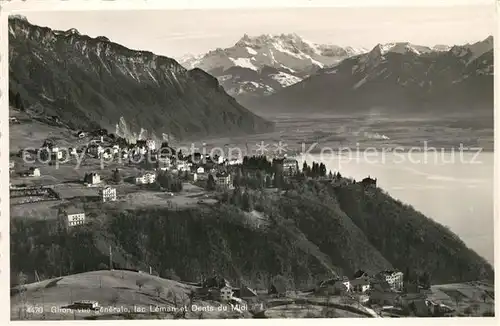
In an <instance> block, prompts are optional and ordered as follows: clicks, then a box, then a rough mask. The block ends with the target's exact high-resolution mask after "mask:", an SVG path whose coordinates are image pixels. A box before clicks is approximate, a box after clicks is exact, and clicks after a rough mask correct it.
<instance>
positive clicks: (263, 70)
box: [179, 34, 367, 98]
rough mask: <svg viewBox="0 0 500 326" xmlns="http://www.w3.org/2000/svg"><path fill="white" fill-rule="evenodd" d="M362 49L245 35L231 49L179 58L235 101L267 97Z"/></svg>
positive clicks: (286, 36)
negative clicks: (211, 77)
mask: <svg viewBox="0 0 500 326" xmlns="http://www.w3.org/2000/svg"><path fill="white" fill-rule="evenodd" d="M366 51H367V50H366V49H364V48H353V47H340V46H337V45H329V44H315V43H312V42H309V41H306V40H304V39H302V38H301V37H300V36H298V35H297V34H280V35H269V34H264V35H259V36H255V37H250V36H249V35H247V34H245V35H244V36H243V37H242V38H241V39H240V40H238V41H237V42H236V43H235V44H234V46H232V47H229V48H225V49H221V48H218V49H216V50H213V51H210V52H208V53H206V54H204V55H198V56H192V55H187V56H184V57H183V58H180V59H179V62H180V63H181V64H182V65H184V66H185V67H186V68H189V69H191V68H194V67H197V68H200V69H203V70H205V71H207V72H208V73H210V74H212V75H214V76H215V77H217V78H218V79H219V82H220V83H221V85H222V86H223V87H224V89H225V90H226V91H227V92H228V93H229V94H230V95H232V96H235V97H236V98H238V97H240V96H246V95H269V94H273V93H275V92H277V91H279V90H281V89H283V88H285V87H288V86H291V85H293V84H295V83H297V82H300V81H301V80H302V79H304V78H306V77H307V76H309V75H310V74H312V73H314V72H316V71H318V70H319V69H321V68H324V67H328V66H332V65H335V64H336V63H338V62H340V61H341V60H343V59H345V58H348V57H350V56H353V55H356V54H360V53H364V52H366Z"/></svg>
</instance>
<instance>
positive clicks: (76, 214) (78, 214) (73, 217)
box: [64, 207, 85, 227]
mask: <svg viewBox="0 0 500 326" xmlns="http://www.w3.org/2000/svg"><path fill="white" fill-rule="evenodd" d="M64 224H65V226H66V227H73V226H78V225H83V224H85V212H84V211H83V210H82V209H78V208H74V207H70V208H68V209H67V210H66V211H65V219H64Z"/></svg>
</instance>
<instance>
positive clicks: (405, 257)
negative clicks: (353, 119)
mask: <svg viewBox="0 0 500 326" xmlns="http://www.w3.org/2000/svg"><path fill="white" fill-rule="evenodd" d="M229 196H230V198H229V199H228V200H227V201H224V200H223V201H222V202H223V203H221V204H220V205H216V206H214V207H212V208H209V207H206V208H204V209H202V208H198V209H186V210H169V209H166V208H165V209H164V208H161V209H159V208H147V209H141V210H130V211H108V212H106V211H101V212H100V216H102V218H100V219H99V221H97V220H95V222H94V223H93V224H90V225H88V226H86V227H84V228H83V229H82V230H80V231H75V233H73V232H72V233H70V234H64V233H62V234H61V233H59V232H58V231H57V228H56V227H55V226H54V225H53V224H51V222H49V221H40V222H30V221H26V220H19V219H15V220H13V221H12V222H11V233H12V236H11V266H12V273H13V275H16V274H17V273H18V272H20V271H23V272H24V273H26V274H28V275H33V274H32V273H34V272H33V271H34V270H35V269H36V270H37V272H38V274H39V275H42V274H43V275H45V276H46V277H50V276H58V275H67V274H72V273H77V272H83V271H88V270H93V269H95V268H97V267H98V266H101V265H102V264H108V262H109V256H108V253H109V245H111V246H112V247H113V252H114V253H113V264H114V265H115V266H116V267H125V268H130V267H132V268H139V269H144V268H148V266H151V267H152V268H153V270H154V271H156V272H157V273H159V275H160V276H164V277H168V275H171V274H172V273H174V274H176V275H178V276H179V277H181V278H182V279H184V280H193V281H194V280H197V279H199V278H200V277H201V275H207V274H212V273H213V272H214V271H215V272H217V273H219V274H221V275H224V276H225V277H226V278H228V279H230V280H232V281H238V280H245V282H247V283H249V284H252V286H254V287H257V288H266V285H267V284H268V282H269V280H270V278H271V277H274V276H276V275H283V276H285V277H286V278H287V279H288V280H289V282H290V286H292V287H294V288H307V287H309V286H311V285H312V284H315V283H316V282H317V281H318V280H321V279H324V278H325V277H331V276H332V275H335V274H337V275H338V274H340V275H347V276H352V274H353V273H354V272H355V271H356V270H357V269H363V270H366V271H369V272H377V271H380V270H383V269H388V268H398V269H400V270H403V271H406V270H407V269H409V270H411V271H412V272H417V273H422V272H424V271H425V272H427V273H429V274H430V275H431V277H432V280H433V282H438V283H447V282H462V281H470V280H477V279H483V278H484V279H493V268H492V267H491V265H489V264H488V263H487V262H486V261H485V259H483V258H481V257H480V256H479V255H477V254H476V253H475V252H473V251H472V250H470V249H469V248H467V246H466V245H465V244H464V243H463V242H462V241H461V240H460V239H459V238H458V237H457V236H456V235H455V234H453V233H452V232H450V231H449V230H447V229H446V228H445V227H443V226H441V225H439V224H438V223H436V222H434V221H432V220H430V219H428V218H427V217H425V216H424V215H422V214H421V213H419V212H416V211H415V210H414V209H413V208H411V207H408V206H406V205H403V204H402V203H400V202H398V201H396V200H394V199H392V198H391V197H389V196H388V195H386V194H384V193H383V192H382V191H381V190H379V189H376V188H373V189H366V190H364V189H363V187H362V186H361V185H360V184H351V185H346V186H343V187H341V188H337V187H335V186H333V185H331V184H329V183H323V182H318V181H308V182H305V183H300V184H295V185H294V186H293V187H292V188H291V189H289V190H288V191H286V192H284V193H283V194H282V195H277V194H276V193H275V192H273V193H269V192H267V191H262V192H256V193H253V194H252V195H243V197H241V193H238V192H235V193H233V194H231V195H229ZM244 196H251V197H247V204H246V205H247V206H248V198H253V199H252V201H253V202H254V203H255V204H254V208H255V210H257V211H259V212H260V214H262V216H264V217H265V218H266V220H267V222H266V223H264V224H262V225H261V226H260V227H256V225H255V224H253V223H249V220H248V216H247V214H245V212H243V211H242V209H243V208H245V207H246V206H245V204H244V202H245V199H244ZM102 219H104V221H102ZM13 280H15V278H13Z"/></svg>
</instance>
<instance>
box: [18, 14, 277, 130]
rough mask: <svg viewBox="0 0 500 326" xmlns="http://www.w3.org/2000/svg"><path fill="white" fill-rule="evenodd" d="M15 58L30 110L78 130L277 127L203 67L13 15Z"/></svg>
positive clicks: (20, 89) (25, 103) (23, 99)
mask: <svg viewBox="0 0 500 326" xmlns="http://www.w3.org/2000/svg"><path fill="white" fill-rule="evenodd" d="M9 61H10V62H9V72H10V80H9V88H10V89H9V93H10V95H11V101H16V100H17V101H19V100H18V99H17V98H18V97H20V99H21V102H22V105H23V107H24V108H25V109H27V110H34V111H37V112H43V113H44V114H46V115H54V116H57V117H59V119H60V120H62V121H65V122H66V123H67V124H68V125H69V126H71V127H73V128H75V129H77V128H96V127H104V128H107V129H108V130H109V132H115V131H116V132H117V133H119V134H120V133H121V136H125V137H137V136H138V135H139V134H142V135H149V136H151V135H152V134H154V135H155V136H156V137H158V138H161V137H162V134H168V135H174V136H176V137H185V136H193V135H200V136H202V135H207V134H210V135H213V134H222V133H224V134H234V133H238V134H244V133H256V132H261V131H267V130H270V129H271V128H272V127H273V125H272V124H271V123H270V122H268V121H266V120H264V119H262V118H260V117H258V116H256V115H254V114H253V113H251V112H249V111H248V110H247V109H245V108H244V107H242V106H241V105H240V104H238V103H237V102H236V101H235V100H234V99H233V98H232V97H230V96H228V95H227V94H226V93H225V92H224V90H223V88H222V87H220V85H219V83H218V82H217V80H216V79H215V78H214V77H212V76H211V75H209V74H207V73H205V72H203V71H201V70H199V69H193V70H186V69H185V68H183V67H182V66H181V65H179V64H178V63H177V62H176V61H175V60H173V59H171V58H168V57H163V56H157V55H155V54H153V53H150V52H143V51H135V50H130V49H127V48H125V47H123V46H121V45H119V44H116V43H113V42H111V41H110V40H108V39H107V38H106V37H97V38H91V37H88V36H85V35H80V34H79V33H78V31H76V30H75V29H71V30H68V31H65V32H63V31H55V30H51V29H50V28H47V27H39V26H35V25H32V24H30V23H29V22H28V21H26V20H24V19H22V18H18V17H15V18H10V19H9ZM17 94H19V95H20V96H16V95H17ZM12 104H13V105H14V104H15V103H12ZM18 104H19V103H18ZM18 106H19V105H16V107H18ZM119 122H120V125H121V126H120V127H118V124H119ZM124 124H125V125H126V126H127V128H122V126H123V125H124ZM116 129H119V130H116ZM124 129H125V130H124ZM124 133H127V134H126V135H124Z"/></svg>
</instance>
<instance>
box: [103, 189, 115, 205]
mask: <svg viewBox="0 0 500 326" xmlns="http://www.w3.org/2000/svg"><path fill="white" fill-rule="evenodd" d="M99 197H101V199H102V202H103V203H105V202H108V201H116V188H112V187H104V188H102V189H99Z"/></svg>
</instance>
